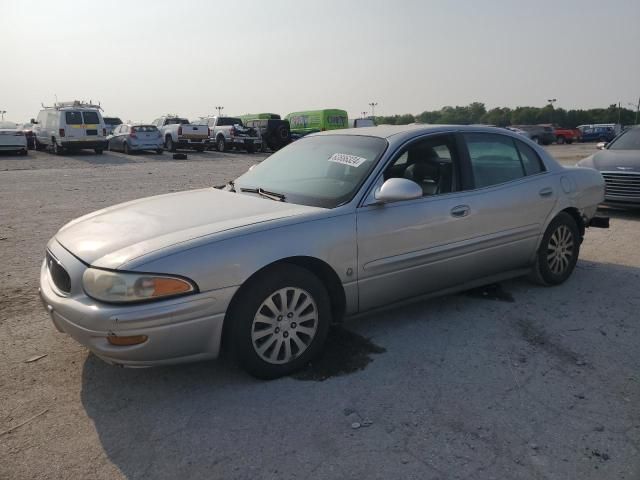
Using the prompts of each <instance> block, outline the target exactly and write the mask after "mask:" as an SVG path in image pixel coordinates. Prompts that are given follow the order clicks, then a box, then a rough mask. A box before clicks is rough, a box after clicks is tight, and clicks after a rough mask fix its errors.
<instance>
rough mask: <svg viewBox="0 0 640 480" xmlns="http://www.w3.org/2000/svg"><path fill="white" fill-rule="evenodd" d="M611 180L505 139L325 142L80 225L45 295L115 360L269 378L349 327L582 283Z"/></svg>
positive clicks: (402, 137)
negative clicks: (431, 299) (410, 309)
mask: <svg viewBox="0 0 640 480" xmlns="http://www.w3.org/2000/svg"><path fill="white" fill-rule="evenodd" d="M603 198H604V181H603V179H602V176H601V175H600V174H599V173H598V172H597V171H595V170H593V169H586V168H565V167H563V166H561V165H559V164H558V163H557V162H556V161H555V160H554V159H553V158H551V157H550V156H549V155H548V154H547V153H546V152H545V151H544V150H543V149H541V148H540V147H538V146H537V145H535V144H534V143H533V142H531V141H529V140H528V139H525V138H523V137H522V136H520V135H517V134H515V133H511V132H508V131H506V130H503V129H497V128H487V127H484V128H482V127H460V126H437V127H436V126H424V125H416V126H403V127H399V126H394V127H391V126H389V127H384V126H383V127H373V128H359V129H353V130H339V131H333V132H324V133H319V134H316V135H311V136H308V137H305V138H303V139H301V140H299V141H297V142H294V143H293V144H291V145H289V146H287V147H285V148H284V149H282V150H280V151H278V152H276V153H274V154H273V155H272V156H271V157H269V158H267V159H266V160H265V161H263V162H262V163H260V164H259V165H256V166H255V167H254V168H252V169H250V170H249V171H248V172H247V173H245V174H244V175H242V176H240V177H239V178H237V179H236V180H235V181H234V182H230V183H229V184H227V185H226V186H221V187H216V188H207V189H202V190H193V191H185V192H180V193H172V194H167V195H161V196H156V197H150V198H143V199H140V200H136V201H132V202H128V203H124V204H121V205H116V206H113V207H110V208H107V209H104V210H100V211H98V212H95V213H91V214H89V215H86V216H84V217H81V218H78V219H76V220H73V221H72V222H70V223H69V224H67V225H65V226H64V227H63V228H62V229H60V231H59V232H58V233H57V234H56V235H55V236H54V237H53V238H52V239H51V240H50V242H49V244H48V245H47V250H46V258H45V260H44V262H43V264H42V270H41V280H40V289H41V296H42V299H43V302H44V304H45V306H46V308H47V309H48V311H49V313H50V314H51V318H52V320H53V323H54V324H55V326H56V327H57V328H58V329H59V330H60V331H61V332H66V333H67V334H69V335H71V336H72V337H73V338H75V339H76V340H77V341H78V342H80V343H81V344H83V345H85V346H87V347H88V348H89V349H90V350H91V351H92V352H94V353H95V354H96V355H97V356H99V357H101V358H102V359H104V360H105V361H107V362H109V363H113V364H118V365H124V366H151V365H160V364H167V363H176V362H183V361H194V360H201V359H206V358H214V357H216V356H217V355H218V353H219V352H220V348H221V344H226V345H227V346H228V347H229V350H230V352H232V353H233V354H234V355H235V356H236V357H237V359H238V360H239V362H240V363H241V365H242V366H243V367H244V368H245V369H246V370H247V371H248V372H250V373H251V374H253V375H255V376H257V377H261V378H275V377H278V376H281V375H286V374H289V373H290V372H292V371H294V370H296V369H299V368H301V367H302V366H304V365H305V364H306V363H307V362H309V361H310V360H311V359H313V358H314V357H315V356H316V355H318V354H319V352H320V351H321V349H322V347H323V343H324V342H325V339H326V337H327V330H328V328H329V325H330V324H331V323H332V322H339V321H342V320H343V319H345V318H348V317H350V316H353V315H355V314H358V313H361V312H366V311H370V310H374V309H377V308H380V307H387V306H389V305H391V304H395V303H399V302H404V301H407V300H411V299H416V298H424V297H426V296H433V295H441V294H446V293H451V292H455V291H460V290H464V289H469V288H472V287H477V286H480V285H482V284H487V283H492V282H496V281H500V280H504V279H507V278H512V277H516V276H521V275H529V276H530V277H531V278H532V279H533V280H535V281H536V282H538V283H540V284H543V285H556V284H560V283H562V282H564V281H565V280H566V279H567V278H568V277H569V276H570V275H571V273H572V271H573V269H574V267H575V265H576V262H577V260H578V253H579V250H580V243H581V242H582V239H583V236H584V235H585V230H586V228H587V227H589V226H606V225H607V219H606V218H602V217H597V216H596V209H597V206H598V204H599V203H600V202H602V200H603Z"/></svg>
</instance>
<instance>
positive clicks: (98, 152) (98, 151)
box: [94, 148, 104, 155]
mask: <svg viewBox="0 0 640 480" xmlns="http://www.w3.org/2000/svg"><path fill="white" fill-rule="evenodd" d="M103 151H104V150H102V149H101V148H96V149H94V152H96V155H102V152H103Z"/></svg>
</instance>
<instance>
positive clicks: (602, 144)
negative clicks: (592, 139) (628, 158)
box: [596, 142, 609, 150]
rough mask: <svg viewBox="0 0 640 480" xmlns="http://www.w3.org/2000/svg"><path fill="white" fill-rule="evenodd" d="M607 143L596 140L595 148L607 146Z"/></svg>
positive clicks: (601, 148)
mask: <svg viewBox="0 0 640 480" xmlns="http://www.w3.org/2000/svg"><path fill="white" fill-rule="evenodd" d="M607 145H609V144H608V143H607V142H598V143H596V148H597V149H598V150H604V149H605V148H607Z"/></svg>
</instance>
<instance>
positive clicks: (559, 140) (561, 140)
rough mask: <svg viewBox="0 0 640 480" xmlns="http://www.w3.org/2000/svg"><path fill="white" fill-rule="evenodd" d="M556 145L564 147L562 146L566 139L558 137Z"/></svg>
mask: <svg viewBox="0 0 640 480" xmlns="http://www.w3.org/2000/svg"><path fill="white" fill-rule="evenodd" d="M556 143H557V144H558V145H562V144H563V143H564V137H558V138H557V139H556Z"/></svg>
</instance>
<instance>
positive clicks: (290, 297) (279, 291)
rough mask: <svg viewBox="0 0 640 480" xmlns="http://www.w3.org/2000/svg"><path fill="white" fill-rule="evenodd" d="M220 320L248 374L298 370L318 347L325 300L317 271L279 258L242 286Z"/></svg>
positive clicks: (327, 310) (327, 309)
mask: <svg viewBox="0 0 640 480" xmlns="http://www.w3.org/2000/svg"><path fill="white" fill-rule="evenodd" d="M290 302H291V303H290ZM294 302H295V305H294ZM268 304H270V306H267V305H268ZM285 304H288V306H287V305H285ZM296 305H297V309H296V307H295V306H296ZM302 314H304V315H302ZM305 317H308V318H306V319H303V320H302V321H301V320H300V318H305ZM296 320H297V321H296ZM226 321H227V322H230V327H229V328H230V330H229V333H230V337H229V340H230V341H231V345H230V346H231V349H232V351H233V353H234V354H235V356H236V359H237V360H238V362H239V363H240V365H241V366H242V368H243V369H244V370H246V371H247V372H248V373H249V374H251V375H253V376H254V377H257V378H261V379H273V378H278V377H281V376H283V375H288V374H290V373H293V372H294V371H296V370H299V369H300V368H302V367H304V366H305V365H306V364H307V363H308V362H310V361H311V360H313V359H314V358H315V357H316V356H317V355H318V354H319V353H320V352H321V350H322V347H323V345H324V342H325V340H326V338H327V332H328V330H329V325H330V323H331V303H330V300H329V295H328V294H327V290H326V289H325V287H324V285H323V284H322V282H321V281H320V280H319V279H318V277H316V276H315V275H313V274H312V273H311V272H310V271H308V270H306V269H304V268H301V267H298V266H296V265H290V264H282V265H277V266H274V267H272V268H268V269H266V270H265V271H263V272H260V273H258V274H257V275H256V276H255V277H254V278H253V279H251V280H250V281H249V282H248V283H247V284H245V285H244V286H243V287H242V290H241V291H240V292H239V294H238V297H237V298H236V299H234V302H233V306H232V308H231V309H230V314H229V315H228V317H227V320H226ZM302 329H305V332H304V333H302V331H301V330H302ZM261 348H262V349H263V350H262V351H261V350H260V349H261Z"/></svg>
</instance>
